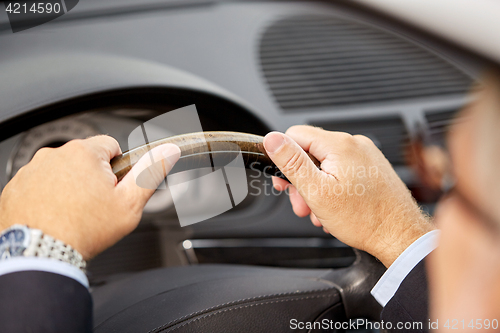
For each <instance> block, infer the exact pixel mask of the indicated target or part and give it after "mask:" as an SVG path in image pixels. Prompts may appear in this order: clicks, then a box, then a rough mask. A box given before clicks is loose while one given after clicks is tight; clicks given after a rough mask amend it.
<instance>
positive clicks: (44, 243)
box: [23, 228, 87, 271]
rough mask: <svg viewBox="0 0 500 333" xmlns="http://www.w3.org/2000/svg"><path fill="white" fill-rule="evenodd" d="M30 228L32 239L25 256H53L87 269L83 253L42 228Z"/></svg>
mask: <svg viewBox="0 0 500 333" xmlns="http://www.w3.org/2000/svg"><path fill="white" fill-rule="evenodd" d="M29 230H30V238H31V240H30V243H29V245H28V247H27V248H26V250H25V251H24V253H23V255H24V256H25V257H42V258H52V259H56V260H60V261H63V262H67V263H69V264H71V265H74V266H76V267H78V268H79V269H81V270H83V271H85V267H86V266H87V263H86V262H85V260H84V259H83V257H82V255H81V254H80V253H78V251H76V250H75V249H73V248H72V247H71V246H70V245H68V244H65V243H63V242H62V241H60V240H57V239H55V238H54V237H51V236H49V235H46V234H44V233H43V232H42V231H41V230H38V229H31V228H29Z"/></svg>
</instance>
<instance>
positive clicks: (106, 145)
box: [82, 135, 122, 162]
mask: <svg viewBox="0 0 500 333" xmlns="http://www.w3.org/2000/svg"><path fill="white" fill-rule="evenodd" d="M82 143H83V144H85V145H86V146H87V147H89V148H91V149H92V150H93V151H94V152H96V154H97V155H98V156H99V158H100V159H102V160H104V161H106V162H109V161H111V159H112V158H113V157H115V156H118V155H120V154H121V153H122V150H121V149H120V144H119V143H118V141H116V139H115V138H112V137H110V136H108V135H97V136H93V137H90V138H87V139H85V140H82Z"/></svg>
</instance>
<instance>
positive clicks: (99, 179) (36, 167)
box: [0, 135, 180, 259]
mask: <svg viewBox="0 0 500 333" xmlns="http://www.w3.org/2000/svg"><path fill="white" fill-rule="evenodd" d="M119 154H121V150H120V146H119V145H118V142H117V141H116V140H115V139H113V138H111V137H109V136H104V135H103V136H96V137H92V138H89V139H86V140H73V141H70V142H68V143H67V144H65V145H64V146H62V147H60V148H55V149H53V148H42V149H40V150H39V151H38V152H37V153H36V154H35V156H34V157H33V159H32V160H31V162H29V163H28V164H27V165H26V166H24V167H23V168H21V169H20V170H19V171H18V173H17V174H16V175H15V177H14V178H13V179H12V180H11V181H10V182H9V183H8V184H7V186H6V187H5V188H4V190H3V192H2V196H1V197H0V230H3V229H5V228H7V227H9V226H11V225H13V224H24V225H28V226H29V227H32V228H37V229H41V230H42V231H43V232H45V233H46V234H48V235H50V236H52V237H54V238H56V239H59V240H61V241H63V242H65V243H67V244H69V245H71V246H72V247H73V248H74V249H76V250H77V251H78V252H80V253H81V254H82V255H83V257H84V259H90V258H92V257H93V256H95V255H97V254H98V253H100V252H102V251H103V250H105V249H106V248H108V247H109V246H111V245H113V244H114V243H116V242H117V241H118V240H120V239H121V238H122V237H124V236H125V235H127V234H128V233H130V232H131V231H132V230H134V229H135V227H136V226H137V224H138V223H139V220H140V218H141V215H142V210H143V208H144V205H145V204H146V202H147V201H148V199H149V198H150V197H151V195H153V193H154V190H152V189H144V188H141V187H139V186H137V185H136V182H135V179H134V174H139V173H140V171H142V170H145V169H146V168H148V167H149V169H148V171H150V172H151V177H152V180H153V181H154V182H155V183H156V184H159V183H160V182H161V181H162V180H163V179H164V177H165V176H166V173H168V172H169V171H170V170H171V169H172V167H173V165H174V164H175V163H176V162H177V160H178V159H179V156H180V149H179V148H178V147H177V146H175V145H173V144H167V145H163V146H160V147H157V148H155V149H153V150H152V151H151V154H152V155H153V157H154V160H155V161H160V160H163V163H155V164H154V165H153V166H151V154H146V155H145V156H144V157H143V158H142V159H141V160H140V161H139V162H138V163H137V164H136V165H135V166H134V169H135V171H136V172H129V173H128V174H127V175H126V176H125V178H123V180H122V181H121V182H120V183H117V179H116V176H115V175H114V174H113V171H112V170H111V166H110V164H109V162H110V160H111V159H112V158H113V157H115V156H117V155H119ZM151 169H158V170H151Z"/></svg>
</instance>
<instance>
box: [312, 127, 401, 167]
mask: <svg viewBox="0 0 500 333" xmlns="http://www.w3.org/2000/svg"><path fill="white" fill-rule="evenodd" d="M312 125H315V126H320V127H322V128H324V129H326V130H329V131H339V132H347V133H350V134H352V135H355V134H361V135H364V136H367V137H369V138H370V139H371V140H372V141H373V142H374V143H375V145H376V146H377V147H378V148H379V149H380V150H382V152H383V153H384V155H385V157H386V158H387V159H388V160H389V162H391V164H392V165H394V166H396V165H405V164H406V156H405V151H406V149H405V147H407V145H408V143H409V137H408V132H407V130H406V128H405V126H404V123H403V121H402V120H401V118H400V117H383V118H376V119H366V120H356V121H344V122H338V121H332V122H316V123H313V124H312Z"/></svg>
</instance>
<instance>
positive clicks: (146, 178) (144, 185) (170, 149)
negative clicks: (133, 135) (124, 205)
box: [117, 143, 181, 206]
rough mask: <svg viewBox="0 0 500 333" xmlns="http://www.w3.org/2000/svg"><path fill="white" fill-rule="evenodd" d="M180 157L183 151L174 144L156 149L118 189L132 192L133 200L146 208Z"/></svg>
mask: <svg viewBox="0 0 500 333" xmlns="http://www.w3.org/2000/svg"><path fill="white" fill-rule="evenodd" d="M180 156H181V150H180V149H179V147H177V146H176V145H174V144H172V143H167V144H164V145H161V146H158V147H155V148H153V149H151V150H150V151H149V152H147V153H146V154H144V155H143V156H142V157H141V158H140V159H139V161H138V162H137V163H136V164H135V165H134V166H133V168H132V169H131V170H130V172H129V173H128V174H127V175H126V176H125V177H124V178H123V179H122V181H121V182H120V183H118V185H117V187H121V188H122V189H123V190H124V191H126V192H130V194H131V195H130V196H131V197H132V200H138V201H139V203H140V204H141V205H142V206H144V205H146V202H147V201H148V200H149V198H150V197H151V196H152V195H153V193H154V192H155V191H156V189H157V188H158V186H159V185H160V184H161V182H162V181H163V180H164V179H165V177H166V176H167V174H168V173H169V172H170V170H172V168H173V166H174V164H175V163H176V162H177V161H178V160H179V158H180Z"/></svg>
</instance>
